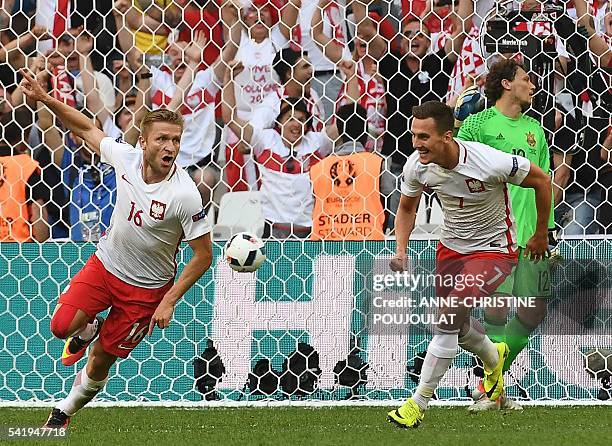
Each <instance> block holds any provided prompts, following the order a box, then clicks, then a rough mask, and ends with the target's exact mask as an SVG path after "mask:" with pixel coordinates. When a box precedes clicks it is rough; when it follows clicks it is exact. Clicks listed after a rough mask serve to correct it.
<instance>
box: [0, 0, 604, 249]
mask: <svg viewBox="0 0 612 446" xmlns="http://www.w3.org/2000/svg"><path fill="white" fill-rule="evenodd" d="M64 3H66V2H55V1H52V0H45V1H42V2H32V1H26V0H21V1H15V0H4V1H2V9H1V11H0V41H1V43H2V45H1V47H0V81H1V85H0V126H1V127H0V129H1V131H2V134H1V138H0V241H31V240H36V241H43V240H45V239H47V238H54V239H72V240H75V241H96V240H98V239H99V237H101V236H102V234H103V233H104V231H105V230H106V229H107V228H108V226H109V224H110V218H111V215H112V211H113V205H114V202H115V195H116V179H115V174H114V171H113V169H112V167H111V166H108V165H106V164H104V163H102V162H101V161H100V159H99V158H98V157H96V156H93V155H92V154H91V152H90V151H89V150H87V147H85V145H84V143H83V141H82V140H80V139H79V138H78V137H77V136H75V135H73V134H71V133H70V132H67V131H66V130H65V129H64V127H63V125H62V123H61V122H59V121H57V120H55V119H54V118H53V116H52V115H51V114H50V113H49V112H48V111H47V110H46V109H45V107H44V106H39V104H32V103H28V102H27V101H26V100H25V98H24V97H23V95H22V94H21V92H20V90H19V88H17V86H18V84H19V82H20V78H21V75H20V73H19V70H20V69H27V70H29V71H31V72H32V73H34V74H35V75H36V76H37V77H38V78H39V79H40V80H41V81H42V82H43V83H44V85H47V88H48V89H49V91H50V92H52V94H53V95H54V96H55V97H57V98H59V99H61V100H63V101H64V102H66V103H68V104H70V105H71V106H73V107H75V108H78V109H80V110H82V111H83V112H84V113H85V114H87V115H88V116H90V117H91V119H92V120H95V122H96V124H97V125H98V126H99V128H101V129H102V130H103V131H104V132H105V133H106V134H107V135H109V136H112V137H113V138H122V139H123V140H125V141H126V142H128V143H130V144H132V145H135V146H136V145H138V139H139V129H138V123H139V122H140V118H141V117H142V116H143V114H144V113H146V111H147V110H152V109H156V108H159V107H166V108H169V109H172V110H175V111H179V112H180V113H181V114H182V115H183V118H184V120H185V128H184V132H183V136H182V140H181V151H180V154H179V157H178V158H177V161H176V162H177V164H178V165H179V166H180V167H182V168H184V169H186V170H187V171H188V172H189V173H190V175H191V177H192V178H193V180H194V181H195V182H196V184H197V185H198V189H199V191H200V194H201V197H202V201H203V204H204V206H205V207H206V208H207V209H209V210H211V211H212V210H214V209H217V208H218V203H219V200H220V197H221V196H222V195H223V194H224V193H226V192H228V191H230V192H231V191H244V190H260V191H261V192H262V206H263V214H264V217H265V219H266V235H271V236H274V237H278V238H287V237H297V238H310V237H312V238H315V239H320V238H332V239H342V238H354V239H363V238H366V239H368V238H369V239H382V238H384V234H385V233H386V234H392V231H393V225H394V213H395V210H396V209H397V205H398V202H399V192H398V184H399V180H400V178H399V177H400V175H401V171H402V167H403V165H404V163H405V161H406V159H407V157H408V156H409V155H410V154H411V153H412V152H413V148H412V140H411V135H410V132H409V122H410V117H411V112H412V107H413V106H415V105H418V104H420V103H422V102H424V101H427V100H432V99H436V100H442V101H445V102H447V103H448V104H449V105H453V104H454V102H455V101H456V98H457V96H458V95H459V94H460V93H461V91H463V90H464V89H465V88H467V87H470V86H472V85H477V86H482V85H483V84H484V79H485V77H486V73H487V63H488V62H489V59H492V58H493V56H491V55H487V54H486V51H485V50H484V48H482V47H481V43H482V39H481V37H482V36H481V34H482V32H483V29H484V27H483V21H484V20H485V18H486V17H489V18H490V17H491V13H492V12H494V11H495V10H496V7H499V6H500V4H503V5H504V6H506V7H507V8H516V9H520V8H522V9H523V10H533V9H536V10H539V8H540V9H541V8H544V7H545V5H548V6H551V5H553V4H556V5H558V6H560V7H562V8H563V10H564V12H563V14H564V15H565V16H566V17H569V18H570V19H571V20H570V23H571V26H572V27H573V28H572V29H571V32H570V33H569V34H567V33H564V32H558V31H556V30H555V29H554V28H551V27H550V26H548V27H546V26H541V25H542V23H537V22H534V23H530V24H529V25H528V26H530V28H529V31H530V32H532V33H534V34H538V35H542V34H544V35H546V34H549V35H552V36H553V37H554V39H555V42H556V47H557V53H558V55H557V56H556V57H555V64H554V70H555V79H554V83H553V84H551V85H546V84H545V83H543V82H541V79H538V78H537V76H536V75H535V74H534V82H535V83H536V84H537V85H538V86H539V88H541V89H546V88H548V90H549V91H546V92H545V93H546V94H548V95H551V97H553V98H554V101H553V102H554V106H552V107H551V108H550V109H549V110H546V112H547V113H540V114H538V110H532V111H529V113H530V112H534V113H535V115H534V116H539V117H540V118H541V120H542V124H543V125H544V127H545V128H546V129H547V130H548V131H549V134H550V138H549V145H550V147H551V160H552V163H553V168H554V175H553V178H554V189H555V205H556V209H555V214H556V221H557V223H558V224H559V225H561V226H562V227H564V232H565V234H566V235H585V234H607V233H608V232H612V205H611V204H610V202H611V201H610V200H611V198H612V191H611V188H612V180H611V178H612V165H611V163H612V158H611V157H610V151H611V150H612V133H611V132H610V128H611V124H610V118H609V116H610V109H609V108H607V107H610V103H609V102H608V100H609V96H610V90H611V89H612V81H611V76H610V71H609V67H610V66H611V59H612V57H611V54H612V52H611V48H612V6H611V4H610V2H608V1H601V0H599V1H598V0H594V1H593V0H591V1H588V0H574V1H557V2H555V1H541V0H525V1H523V2H494V1H492V0H475V1H474V0H451V1H445V0H428V1H424V0H401V1H390V0H346V1H344V0H246V1H245V0H194V1H189V0H134V1H131V0H116V1H114V3H113V2H112V1H110V0H104V1H96V2H93V1H92V0H84V1H81V0H72V1H71V2H67V3H68V9H67V10H65V11H58V7H59V6H58V5H59V4H64ZM49 4H51V6H49ZM45 8H47V9H45ZM49 8H50V9H49ZM49 11H52V14H49ZM485 25H486V23H485ZM574 42H578V43H576V44H575V45H574ZM580 42H582V44H583V45H584V51H583V52H579V51H578V49H579V48H580ZM547 116H548V117H550V118H551V119H550V120H548V121H547V119H548V118H547ZM553 117H554V122H553V119H552V118H553ZM545 121H546V122H545ZM364 154H372V155H373V156H369V155H367V156H366V155H364ZM325 158H329V160H328V161H326V163H325V164H323V163H321V165H320V166H319V167H318V168H317V169H316V172H314V173H313V167H314V166H316V165H317V164H318V163H320V162H321V160H323V159H325ZM321 166H325V167H321ZM322 178H327V179H329V181H331V184H333V185H334V186H336V188H335V189H334V188H331V189H329V188H327V187H325V181H327V180H322ZM366 190H371V191H373V194H372V195H371V196H370V195H369V194H368V197H363V196H361V195H363V194H364V193H365V192H364V191H366ZM313 191H314V194H313ZM317 191H324V192H319V194H320V193H325V194H326V196H324V197H321V196H318V195H317ZM356 191H357V192H359V193H358V194H357V195H355V194H356ZM360 194H361V195H360ZM334 202H343V203H349V202H353V205H351V206H350V207H351V209H353V210H351V211H350V212H349V211H346V212H347V213H348V214H349V218H351V219H352V222H353V226H354V227H353V229H346V232H345V233H344V235H345V237H343V236H342V235H338V234H335V235H334V234H332V233H331V232H333V231H331V232H330V230H329V228H327V226H328V225H326V223H329V221H331V220H335V221H336V222H337V223H338V225H339V226H341V225H342V222H341V220H342V219H343V218H344V217H343V216H342V212H343V211H342V209H341V208H337V209H335V210H332V208H333V203H334ZM355 203H358V204H355ZM330 206H331V207H330ZM347 209H348V208H347ZM325 212H327V213H332V214H333V215H323V214H325ZM211 215H214V212H211ZM313 219H314V223H313ZM357 226H358V227H359V228H360V229H358V230H355V228H356V227H357Z"/></svg>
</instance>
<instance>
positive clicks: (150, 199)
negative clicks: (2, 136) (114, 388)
mask: <svg viewBox="0 0 612 446" xmlns="http://www.w3.org/2000/svg"><path fill="white" fill-rule="evenodd" d="M22 74H23V77H24V80H23V82H22V83H21V86H20V88H21V89H22V91H23V92H24V94H25V95H26V96H27V97H28V99H30V100H32V101H40V102H42V103H43V104H44V105H46V106H47V107H48V108H49V109H50V110H51V112H53V113H54V114H55V115H56V116H57V117H58V118H59V119H60V120H61V121H62V122H63V123H64V125H65V126H66V127H67V128H68V129H70V130H71V131H72V132H74V133H75V134H76V135H78V136H79V137H80V138H82V139H83V140H84V141H85V142H86V144H87V146H88V147H89V149H90V150H91V151H92V152H93V153H95V154H96V155H98V156H100V158H101V160H102V162H105V163H108V164H110V165H111V166H113V167H114V168H115V172H116V174H117V204H116V205H115V210H114V212H113V216H112V218H111V222H110V227H109V229H108V231H107V232H106V233H105V234H104V236H103V237H102V238H101V239H100V241H99V243H98V249H97V251H96V252H95V254H93V255H92V256H91V257H90V258H89V260H88V261H87V263H86V264H85V266H84V267H83V269H81V271H80V272H79V273H78V274H77V275H76V276H74V277H73V278H72V280H71V281H70V284H69V286H68V287H66V289H65V290H64V292H63V293H62V295H61V296H60V298H59V303H58V304H57V307H56V309H55V312H54V314H53V318H52V319H51V332H52V333H53V334H54V335H55V336H57V337H58V338H60V339H66V342H65V346H64V351H63V354H62V363H63V364H64V365H72V364H74V363H75V362H77V361H78V360H79V359H80V358H81V357H82V356H83V355H84V353H85V350H86V349H87V347H88V345H89V344H90V343H91V342H92V341H94V339H96V338H97V341H96V342H95V343H94V344H93V348H92V349H91V351H90V352H89V357H88V361H87V365H86V367H84V368H83V369H82V370H80V371H79V372H78V373H77V375H76V377H75V380H74V384H73V386H72V389H71V390H70V393H69V394H68V396H67V397H66V398H65V399H63V400H62V401H60V402H59V404H58V405H57V406H56V407H55V408H54V409H53V411H52V412H51V415H50V416H49V419H48V420H47V423H46V425H45V427H49V428H60V427H66V426H67V425H68V423H69V422H70V417H72V416H73V415H74V414H75V413H76V412H77V411H78V410H79V409H81V408H82V407H83V406H84V405H85V404H87V403H88V402H89V401H91V400H92V399H93V398H94V397H95V395H96V394H97V393H98V392H100V390H102V388H103V387H104V385H105V384H106V382H107V380H108V371H109V369H110V367H111V366H112V365H113V364H114V363H115V361H116V360H117V358H126V357H127V356H128V355H129V353H130V352H131V351H132V350H133V349H134V348H135V347H136V346H137V345H138V343H139V342H140V341H141V340H142V339H143V337H144V336H145V334H147V332H148V334H149V335H151V333H152V332H153V328H154V327H155V326H158V327H159V328H161V329H164V328H166V327H168V326H169V325H170V321H171V319H172V315H173V313H174V307H175V306H176V304H177V302H178V301H179V299H180V298H181V297H182V296H183V295H184V294H185V293H186V292H187V290H188V289H189V288H191V286H192V285H193V284H194V283H195V282H196V281H197V280H198V279H199V278H200V277H201V276H202V274H204V272H205V271H206V270H207V269H208V268H209V267H210V264H211V262H212V242H211V238H210V230H211V227H210V224H209V222H208V220H207V218H206V214H205V212H204V209H203V208H202V200H201V198H200V194H199V193H198V189H197V187H196V185H195V183H194V182H193V181H192V180H191V178H190V177H189V174H187V172H186V171H184V170H183V169H180V168H178V167H177V165H176V164H175V160H176V157H177V155H178V153H179V149H180V147H179V141H180V140H181V133H182V131H183V119H182V117H181V116H180V115H178V114H177V113H174V112H172V111H169V110H163V109H160V110H156V111H153V112H149V113H147V114H146V115H145V117H144V118H143V120H142V123H141V125H140V130H141V135H140V138H139V140H140V146H141V148H139V149H136V148H134V147H132V146H130V145H129V144H126V143H124V142H123V141H121V140H120V139H117V140H114V139H112V138H109V137H106V135H105V134H104V133H103V132H102V131H101V130H99V129H98V128H97V127H96V125H95V124H94V122H93V121H92V120H91V119H89V118H87V117H86V116H85V115H83V114H82V113H80V112H79V111H77V110H75V109H74V108H71V107H70V106H68V105H66V104H64V103H63V102H61V101H59V100H57V99H54V98H53V97H51V96H50V95H49V94H48V93H47V92H46V91H45V90H44V89H43V88H42V86H41V85H40V84H39V83H38V82H37V80H36V79H34V78H32V77H31V76H30V75H29V74H28V73H27V72H25V71H24V70H22ZM182 240H186V241H187V242H188V243H189V246H190V247H191V249H192V250H193V257H192V258H191V260H190V261H189V262H188V263H187V265H186V266H185V269H184V270H183V272H182V274H181V275H180V277H179V278H178V280H177V281H176V283H175V282H174V278H175V274H176V264H175V255H176V252H177V250H178V247H179V245H180V243H181V241H182ZM108 308H110V313H109V314H108V317H107V319H106V320H104V319H103V318H101V317H100V316H97V315H98V313H100V312H102V311H104V310H106V309H108Z"/></svg>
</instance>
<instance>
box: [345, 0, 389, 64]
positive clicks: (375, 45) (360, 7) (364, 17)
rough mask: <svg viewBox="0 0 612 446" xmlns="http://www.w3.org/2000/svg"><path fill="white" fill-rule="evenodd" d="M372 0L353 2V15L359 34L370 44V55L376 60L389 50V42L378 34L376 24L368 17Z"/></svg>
mask: <svg viewBox="0 0 612 446" xmlns="http://www.w3.org/2000/svg"><path fill="white" fill-rule="evenodd" d="M371 1H372V0H353V2H352V5H353V14H355V23H356V24H357V28H358V29H359V33H360V34H361V35H362V36H363V37H364V38H365V40H366V41H367V42H368V46H369V49H368V53H369V54H371V55H372V56H374V57H375V58H376V59H380V58H381V57H383V56H384V55H385V54H386V53H387V51H388V49H389V44H388V42H387V41H386V40H385V39H384V38H383V37H381V36H380V35H379V34H378V31H377V29H376V24H375V23H374V21H373V20H372V19H371V18H370V16H369V15H368V5H369V4H370V3H371Z"/></svg>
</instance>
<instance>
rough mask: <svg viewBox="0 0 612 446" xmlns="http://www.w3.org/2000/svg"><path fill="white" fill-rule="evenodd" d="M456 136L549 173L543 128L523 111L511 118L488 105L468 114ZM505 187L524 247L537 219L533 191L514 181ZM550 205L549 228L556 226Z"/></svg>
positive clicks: (519, 242) (519, 239) (546, 144)
mask: <svg viewBox="0 0 612 446" xmlns="http://www.w3.org/2000/svg"><path fill="white" fill-rule="evenodd" d="M457 138H459V139H461V140H464V141H476V142H480V143H483V144H487V145H489V146H491V147H494V148H496V149H498V150H501V151H503V152H506V153H509V154H513V155H519V156H523V157H525V158H527V159H528V160H529V161H531V162H533V163H534V164H535V165H537V166H539V167H540V168H541V169H542V170H543V171H544V172H546V173H548V174H549V175H550V154H549V151H548V143H547V142H546V136H545V134H544V129H542V126H541V125H540V124H539V123H538V121H536V120H535V119H533V118H531V117H529V116H526V115H524V114H521V116H520V117H519V118H518V119H511V118H509V117H507V116H505V115H503V114H502V113H501V112H500V111H499V110H497V109H496V108H495V107H491V108H487V109H486V110H483V111H481V112H479V113H476V114H474V115H471V116H469V117H468V118H467V119H466V120H465V121H464V122H463V124H462V125H461V128H460V129H459V133H458V134H457ZM508 189H509V191H510V200H511V203H512V213H513V214H514V219H515V221H516V235H517V237H518V245H519V246H520V247H523V248H524V247H525V245H526V244H527V241H528V240H529V239H530V238H531V236H532V235H533V233H534V232H535V228H536V223H537V211H536V204H535V191H534V190H533V189H526V188H522V187H520V186H515V185H513V184H508ZM552 209H553V208H552V203H551V212H550V218H549V221H548V227H549V228H554V227H555V224H554V216H553V212H552Z"/></svg>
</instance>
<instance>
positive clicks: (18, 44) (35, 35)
mask: <svg viewBox="0 0 612 446" xmlns="http://www.w3.org/2000/svg"><path fill="white" fill-rule="evenodd" d="M50 38H51V35H50V34H49V33H48V32H47V29H46V28H44V27H42V26H38V25H37V26H34V27H33V28H32V30H31V31H27V32H26V33H24V34H22V35H21V36H19V37H18V38H17V39H15V40H12V41H10V42H8V43H7V44H6V45H3V46H2V47H0V63H3V62H8V63H9V64H10V65H11V66H12V67H13V69H19V68H22V67H23V66H24V63H21V62H19V63H17V62H18V61H17V60H16V59H19V61H21V60H23V61H24V62H25V53H26V49H27V48H28V47H29V46H30V45H32V44H34V43H35V42H37V41H38V40H47V39H50ZM20 56H21V57H20Z"/></svg>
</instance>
